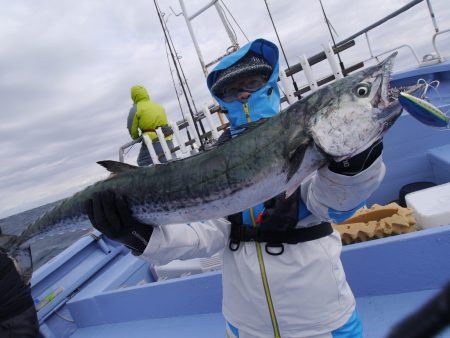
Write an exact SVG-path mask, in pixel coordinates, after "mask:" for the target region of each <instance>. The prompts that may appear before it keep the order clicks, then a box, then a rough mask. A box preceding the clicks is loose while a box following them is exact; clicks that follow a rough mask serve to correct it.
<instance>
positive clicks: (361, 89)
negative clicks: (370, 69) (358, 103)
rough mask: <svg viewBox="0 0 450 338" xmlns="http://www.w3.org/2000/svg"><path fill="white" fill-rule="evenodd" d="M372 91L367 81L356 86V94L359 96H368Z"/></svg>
mask: <svg viewBox="0 0 450 338" xmlns="http://www.w3.org/2000/svg"><path fill="white" fill-rule="evenodd" d="M369 93H370V86H369V85H368V84H367V83H359V84H358V86H356V89H355V94H356V95H357V96H359V97H366V96H368V95H369Z"/></svg>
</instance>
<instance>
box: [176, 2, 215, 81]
mask: <svg viewBox="0 0 450 338" xmlns="http://www.w3.org/2000/svg"><path fill="white" fill-rule="evenodd" d="M179 2H180V7H181V11H182V12H183V16H184V19H185V20H186V26H187V27H188V30H189V34H190V35H191V39H192V42H193V44H194V47H195V50H196V52H197V56H198V60H199V61H200V65H201V66H202V70H203V73H204V74H205V77H206V76H208V70H207V69H206V64H205V61H204V60H203V55H202V52H201V51H200V46H199V45H198V42H197V38H196V37H195V34H194V30H193V29H192V25H191V20H190V19H189V15H188V14H187V10H186V6H185V4H184V1H183V0H179Z"/></svg>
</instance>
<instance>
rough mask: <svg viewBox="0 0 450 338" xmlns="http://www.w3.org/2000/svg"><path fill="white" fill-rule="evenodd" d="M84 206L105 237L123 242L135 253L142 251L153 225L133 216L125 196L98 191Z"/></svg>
mask: <svg viewBox="0 0 450 338" xmlns="http://www.w3.org/2000/svg"><path fill="white" fill-rule="evenodd" d="M85 208H86V212H87V214H88V216H89V219H90V220H91V223H92V225H93V226H94V228H96V229H97V230H99V231H100V232H102V233H103V234H104V235H105V236H106V237H108V238H110V239H112V240H114V241H117V242H120V243H122V244H124V245H125V246H126V247H128V248H129V249H131V250H132V251H133V254H135V255H136V254H138V255H140V254H142V253H143V252H144V250H145V247H146V246H147V244H148V241H149V240H150V236H151V234H152V232H153V227H152V226H151V225H149V224H144V223H141V222H139V221H138V220H136V219H135V218H133V216H132V215H131V211H130V208H129V206H128V203H127V201H126V199H125V197H123V196H117V195H116V194H115V193H114V192H113V191H102V192H98V193H95V194H94V195H93V196H92V198H91V199H89V200H87V201H86V203H85Z"/></svg>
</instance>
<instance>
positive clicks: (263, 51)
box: [207, 39, 280, 135]
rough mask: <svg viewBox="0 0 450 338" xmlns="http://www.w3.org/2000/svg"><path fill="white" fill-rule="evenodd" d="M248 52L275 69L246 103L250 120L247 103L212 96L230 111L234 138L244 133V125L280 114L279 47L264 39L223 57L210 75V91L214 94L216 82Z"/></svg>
mask: <svg viewBox="0 0 450 338" xmlns="http://www.w3.org/2000/svg"><path fill="white" fill-rule="evenodd" d="M249 51H252V52H254V53H256V54H258V55H260V56H262V57H263V58H264V59H265V60H266V61H267V62H268V63H269V64H270V65H271V66H272V73H271V74H270V77H269V80H268V81H267V83H266V84H265V85H264V86H263V87H262V88H260V89H259V90H257V91H256V92H254V93H252V95H251V96H250V97H249V99H248V101H247V105H248V114H249V117H247V116H246V113H245V110H244V109H245V108H244V107H245V104H243V103H241V102H239V101H234V102H225V101H222V100H221V99H220V98H219V97H217V96H214V95H213V96H214V98H215V99H216V100H217V102H218V103H219V104H220V105H221V106H222V107H223V108H225V109H226V110H228V114H227V117H228V120H229V121H230V130H231V135H235V134H237V133H239V132H241V131H242V130H243V129H242V128H239V126H241V125H245V124H248V123H249V122H254V121H258V120H259V119H261V118H268V117H272V116H274V115H276V114H278V113H279V111H280V91H279V89H278V85H277V80H278V69H279V65H278V58H279V53H278V48H277V46H276V45H274V44H273V43H272V42H270V41H267V40H264V39H257V40H255V41H252V42H249V43H247V44H246V45H245V46H243V47H242V48H240V49H239V50H237V51H236V52H234V53H232V54H230V55H228V56H226V57H224V58H223V59H222V60H221V61H220V62H219V64H218V65H217V66H216V67H215V68H214V69H213V70H212V72H211V73H210V74H209V75H208V78H207V85H208V89H209V90H210V91H211V87H212V86H213V84H214V83H215V82H216V80H217V77H218V75H219V73H220V71H222V70H224V69H227V68H229V67H230V66H232V65H234V64H235V63H236V62H238V61H239V60H240V59H242V58H243V57H244V56H245V55H246V54H247V53H248V52H249Z"/></svg>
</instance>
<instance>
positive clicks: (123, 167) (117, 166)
mask: <svg viewBox="0 0 450 338" xmlns="http://www.w3.org/2000/svg"><path fill="white" fill-rule="evenodd" d="M97 163H98V164H100V165H101V166H102V167H104V168H106V170H108V171H110V172H112V173H113V174H118V173H124V172H127V171H130V170H135V169H139V167H136V166H134V165H131V164H128V163H122V162H117V161H112V160H105V161H98V162H97Z"/></svg>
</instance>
